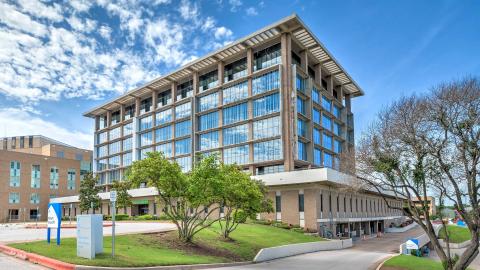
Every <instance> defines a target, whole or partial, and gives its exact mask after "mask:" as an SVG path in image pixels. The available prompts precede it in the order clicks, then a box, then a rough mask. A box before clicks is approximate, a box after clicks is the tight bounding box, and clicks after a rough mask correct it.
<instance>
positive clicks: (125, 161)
mask: <svg viewBox="0 0 480 270" xmlns="http://www.w3.org/2000/svg"><path fill="white" fill-rule="evenodd" d="M130 165H132V152H129V153H125V154H123V156H122V166H124V167H125V166H130Z"/></svg>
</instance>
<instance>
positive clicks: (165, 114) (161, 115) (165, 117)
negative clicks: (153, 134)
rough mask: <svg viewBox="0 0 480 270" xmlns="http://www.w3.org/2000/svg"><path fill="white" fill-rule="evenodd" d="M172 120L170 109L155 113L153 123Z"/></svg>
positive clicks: (164, 122) (157, 123)
mask: <svg viewBox="0 0 480 270" xmlns="http://www.w3.org/2000/svg"><path fill="white" fill-rule="evenodd" d="M171 121H172V109H168V110H165V111H161V112H158V113H157V114H156V115H155V125H156V126H158V125H163V124H166V123H169V122H171Z"/></svg>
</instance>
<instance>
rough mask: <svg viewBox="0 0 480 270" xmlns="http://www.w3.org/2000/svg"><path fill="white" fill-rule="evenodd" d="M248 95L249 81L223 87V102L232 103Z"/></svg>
mask: <svg viewBox="0 0 480 270" xmlns="http://www.w3.org/2000/svg"><path fill="white" fill-rule="evenodd" d="M247 97H248V82H247V81H245V82H241V83H237V84H234V85H232V86H230V87H228V88H225V89H223V104H228V103H232V102H235V101H238V100H242V99H245V98H247Z"/></svg>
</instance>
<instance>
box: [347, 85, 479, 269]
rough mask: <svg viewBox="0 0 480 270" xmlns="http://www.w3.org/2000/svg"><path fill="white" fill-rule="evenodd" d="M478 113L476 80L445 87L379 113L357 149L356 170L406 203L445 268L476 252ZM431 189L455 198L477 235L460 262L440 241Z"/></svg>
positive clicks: (463, 262) (460, 264)
mask: <svg viewBox="0 0 480 270" xmlns="http://www.w3.org/2000/svg"><path fill="white" fill-rule="evenodd" d="M479 117H480V83H479V80H478V79H476V78H474V79H465V80H462V81H455V82H452V83H448V84H442V85H440V86H438V87H435V88H434V89H432V91H430V92H429V93H428V94H427V95H423V96H411V97H407V98H402V99H400V100H399V101H397V102H395V103H393V104H392V105H390V106H388V107H387V108H385V109H384V110H383V111H381V112H380V113H379V115H378V118H377V120H376V121H375V122H374V123H373V125H372V126H371V127H370V128H369V129H368V131H367V132H366V133H365V134H364V136H363V138H362V139H361V141H360V143H359V147H358V149H357V151H356V152H357V174H358V175H359V176H360V177H361V178H362V179H363V181H364V182H365V183H366V184H368V185H369V186H370V187H371V188H373V189H375V190H377V191H378V192H380V193H381V194H389V195H392V194H393V195H394V196H396V197H397V198H399V199H402V200H403V201H404V202H405V203H404V205H403V207H401V208H400V209H399V210H402V211H403V212H404V213H405V214H406V215H407V216H408V217H410V218H411V219H413V220H414V221H415V222H416V223H418V224H419V225H420V226H421V227H422V229H423V230H424V231H425V232H426V233H427V235H428V237H429V238H430V240H431V242H432V244H433V246H434V247H435V249H436V250H437V254H438V255H439V257H440V259H441V260H442V262H443V264H444V267H445V269H466V268H467V266H468V265H469V264H470V263H471V262H472V261H473V259H474V258H475V257H476V256H477V254H478V247H479V244H478V240H479V238H478V233H479V228H480V227H479V225H480V223H479V220H480V208H479V201H478V200H479V198H478V191H479V188H480V187H479V183H478V182H477V178H478V173H479V172H478V168H479V160H480V121H479V119H480V118H479ZM432 192H436V193H438V194H442V197H443V196H444V197H445V198H447V199H449V200H450V201H452V202H453V203H454V206H455V209H456V210H457V211H458V212H459V214H460V215H461V216H462V218H463V219H464V221H465V223H466V224H467V227H468V229H469V230H470V233H471V238H472V239H471V241H470V244H469V246H468V247H467V248H466V250H465V252H464V253H463V254H462V255H461V256H460V257H459V259H458V260H455V259H453V258H452V257H451V256H450V252H449V251H448V252H445V251H444V250H443V248H442V247H441V245H440V243H439V241H438V240H437V236H436V233H435V229H434V226H433V224H432V223H431V221H430V213H429V211H428V210H429V209H428V203H427V202H425V201H424V200H422V198H424V197H426V196H427V194H428V193H432ZM417 198H420V200H419V201H417ZM442 199H443V198H442ZM385 202H386V203H387V205H388V206H389V207H391V208H395V207H393V206H392V205H389V203H388V201H387V200H385ZM467 205H470V206H471V210H470V209H467ZM447 247H448V246H447Z"/></svg>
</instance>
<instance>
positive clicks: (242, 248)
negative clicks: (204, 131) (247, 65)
mask: <svg viewBox="0 0 480 270" xmlns="http://www.w3.org/2000/svg"><path fill="white" fill-rule="evenodd" d="M219 228H220V226H219V225H218V224H214V225H213V226H212V227H211V228H208V229H205V230H203V231H201V232H200V233H199V234H197V235H196V236H195V238H194V242H195V244H196V245H195V246H193V247H190V246H186V245H182V244H181V243H178V241H177V240H176V236H177V232H176V231H173V232H169V233H164V234H135V235H120V236H117V237H116V238H115V247H116V249H115V255H116V257H115V259H112V258H111V257H110V251H111V237H104V253H102V254H98V255H97V257H96V259H95V260H88V259H82V258H79V257H77V256H76V239H74V238H66V239H62V243H61V245H60V246H56V245H55V244H51V245H48V244H47V243H46V241H38V242H30V243H19V244H11V246H12V247H15V248H19V249H22V250H25V251H27V252H33V253H37V254H40V255H44V256H47V257H51V258H55V259H58V260H61V261H64V262H68V263H73V264H83V265H96V266H118V267H120V266H123V267H140V266H154V265H175V264H202V263H219V262H231V261H246V260H252V259H253V258H254V256H255V255H256V253H257V252H258V251H259V250H260V249H261V248H264V247H273V246H279V245H285V244H293V243H303V242H313V241H321V240H323V239H322V238H319V237H314V236H307V235H304V234H301V233H298V232H293V231H288V230H285V229H280V228H275V227H272V226H266V225H258V224H242V225H240V226H239V227H238V229H237V230H236V231H234V232H233V233H232V234H231V237H232V239H233V240H224V239H222V238H221V237H220V234H219V232H220V229H219Z"/></svg>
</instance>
